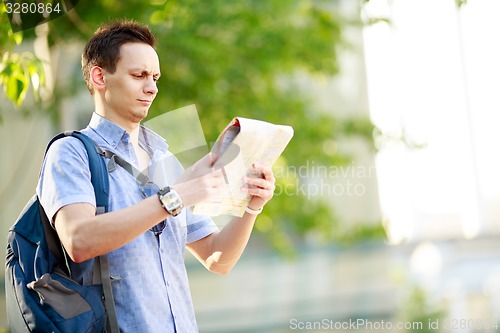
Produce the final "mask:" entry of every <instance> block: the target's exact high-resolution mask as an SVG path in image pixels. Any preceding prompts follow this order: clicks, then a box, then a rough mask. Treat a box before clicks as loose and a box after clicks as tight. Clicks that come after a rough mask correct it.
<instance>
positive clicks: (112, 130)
mask: <svg viewBox="0 0 500 333" xmlns="http://www.w3.org/2000/svg"><path fill="white" fill-rule="evenodd" d="M88 127H89V128H91V129H92V130H94V132H96V133H97V134H98V135H99V136H100V137H101V138H102V139H103V140H104V141H106V143H107V144H109V145H110V146H111V147H113V148H116V147H117V146H118V144H119V143H120V141H123V142H124V143H128V141H129V139H130V134H128V133H127V131H126V130H124V129H123V128H121V127H120V126H118V125H117V124H115V123H113V122H112V121H109V120H108V119H106V118H104V117H102V116H101V115H98V114H97V113H95V112H94V113H93V114H92V118H91V119H90V122H89V126H88ZM139 142H142V143H143V144H145V145H146V146H148V147H150V148H152V149H153V150H156V149H160V150H161V151H167V149H168V144H167V143H166V142H165V139H163V138H162V137H161V136H159V135H158V134H156V133H155V132H153V131H152V130H150V129H149V128H146V127H144V126H143V125H141V131H140V133H139Z"/></svg>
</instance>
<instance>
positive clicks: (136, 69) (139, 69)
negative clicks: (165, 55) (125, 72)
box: [129, 68, 161, 77]
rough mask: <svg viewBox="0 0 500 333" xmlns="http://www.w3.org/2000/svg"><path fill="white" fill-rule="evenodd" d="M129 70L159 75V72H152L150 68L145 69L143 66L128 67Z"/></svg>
mask: <svg viewBox="0 0 500 333" xmlns="http://www.w3.org/2000/svg"><path fill="white" fill-rule="evenodd" d="M129 72H141V73H145V74H150V75H153V76H157V77H160V76H161V73H159V72H157V73H154V72H153V71H150V70H147V69H144V68H130V69H129Z"/></svg>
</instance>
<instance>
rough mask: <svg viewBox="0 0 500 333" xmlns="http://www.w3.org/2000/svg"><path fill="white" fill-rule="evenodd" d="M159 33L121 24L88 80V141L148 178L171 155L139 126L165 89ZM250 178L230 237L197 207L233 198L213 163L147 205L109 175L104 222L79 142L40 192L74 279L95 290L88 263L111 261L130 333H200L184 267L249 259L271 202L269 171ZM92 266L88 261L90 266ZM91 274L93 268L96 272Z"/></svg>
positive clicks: (92, 58)
mask: <svg viewBox="0 0 500 333" xmlns="http://www.w3.org/2000/svg"><path fill="white" fill-rule="evenodd" d="M154 45H155V39H154V36H153V35H152V33H151V31H150V30H149V29H148V28H147V27H145V26H142V25H140V24H138V23H135V22H130V21H121V22H115V23H111V24H107V25H104V26H102V27H101V28H99V29H98V30H97V31H96V32H95V34H94V35H93V36H92V38H91V39H90V41H89V42H88V44H87V46H86V47H85V50H84V52H83V56H82V70H83V74H84V77H85V81H86V82H87V86H88V88H89V90H90V93H91V95H92V97H93V100H94V103H95V111H94V114H93V115H92V119H91V120H90V123H89V125H88V127H87V128H85V129H84V130H83V131H82V132H83V133H85V134H86V135H88V136H89V137H90V138H92V139H93V140H94V141H95V142H96V143H97V144H98V145H99V146H100V147H102V148H104V149H107V150H109V151H112V152H113V153H115V154H116V155H118V156H120V157H121V158H123V159H125V160H126V161H128V162H129V163H130V164H132V165H133V166H135V168H137V169H139V170H154V169H155V165H156V163H157V162H158V161H159V160H161V159H162V158H164V157H165V156H168V155H169V152H168V151H167V144H166V143H165V142H164V140H163V139H162V138H161V137H159V136H158V135H157V134H155V133H154V132H152V131H151V130H148V129H146V128H144V127H143V126H141V125H140V122H141V121H142V120H143V119H144V118H145V117H146V116H147V114H148V109H149V107H150V106H151V103H152V102H153V100H154V98H155V96H156V94H157V93H158V88H157V86H156V83H157V80H158V78H159V77H160V65H159V60H158V56H157V54H156V51H155V49H154ZM256 170H257V171H258V173H259V174H261V175H262V177H261V178H246V182H247V183H248V185H249V187H248V188H245V189H242V190H244V191H247V192H248V193H249V194H251V195H252V196H253V197H252V200H251V201H250V203H249V205H248V210H247V212H246V213H245V214H244V216H243V217H241V218H234V219H233V220H232V221H231V222H230V223H229V224H227V225H226V226H225V227H224V228H222V230H218V228H217V227H216V225H215V224H214V223H213V221H212V220H211V219H210V218H208V217H206V216H197V215H193V214H192V212H191V211H190V210H189V207H190V206H193V205H195V204H197V203H198V202H201V201H203V200H205V199H207V198H209V197H211V196H213V195H217V194H218V193H220V191H221V190H222V189H223V188H224V178H223V175H222V173H221V172H220V170H219V171H217V170H215V171H214V170H213V168H212V165H211V160H210V156H209V155H207V156H206V157H204V158H202V159H201V160H200V161H198V162H197V163H196V164H195V165H194V166H193V167H191V168H189V169H188V170H187V171H185V172H183V171H182V170H181V169H180V168H178V169H175V170H173V173H175V174H176V175H177V176H178V177H177V179H176V181H175V182H172V183H171V184H170V186H169V187H168V186H167V187H166V188H162V189H161V190H159V191H158V193H157V194H154V195H152V196H148V195H149V194H147V193H146V191H145V189H144V188H143V187H142V186H141V185H140V184H139V183H138V182H137V181H136V179H135V178H134V177H133V176H132V175H131V174H129V173H128V172H127V171H126V170H125V169H123V168H121V167H120V166H117V167H116V169H115V170H114V171H110V173H109V180H110V202H109V207H110V212H109V213H106V214H101V215H96V209H95V198H94V193H93V188H92V185H91V182H90V171H89V167H88V156H87V155H86V152H85V149H84V147H83V145H82V144H81V143H80V142H79V141H78V140H77V139H75V138H71V137H68V138H65V139H61V140H59V141H57V142H56V143H54V144H53V145H52V147H51V148H50V150H49V152H48V154H47V156H46V159H45V161H44V166H43V169H42V173H41V178H40V181H39V185H38V188H37V193H38V195H39V197H40V200H41V202H42V205H43V207H44V209H45V211H46V213H47V214H48V217H49V219H50V220H51V221H52V223H53V225H54V227H55V228H56V230H57V233H58V235H59V237H60V239H61V241H62V243H63V245H64V247H65V249H66V251H67V253H68V254H69V256H70V257H71V259H72V260H73V261H74V262H76V263H81V264H80V265H78V266H77V265H75V264H72V265H73V266H74V267H73V275H74V276H73V277H74V278H75V279H76V280H78V281H81V282H83V283H91V271H92V270H91V269H82V265H84V266H83V267H85V264H88V263H89V262H91V261H90V260H89V259H91V258H93V257H96V256H99V255H102V254H106V253H108V254H109V261H110V270H111V276H113V277H115V278H116V279H115V280H114V281H113V292H114V296H115V304H116V310H117V315H118V322H119V326H120V329H121V331H122V332H134V333H135V332H148V333H154V332H189V333H192V332H196V331H197V327H196V320H195V317H194V311H193V307H192V302H191V296H190V292H189V285H188V281H187V276H186V269H185V265H184V252H185V248H186V247H187V248H188V249H189V250H190V251H191V252H192V253H193V254H194V256H195V257H196V258H197V259H198V260H199V261H200V262H201V263H202V264H203V265H204V266H205V267H206V268H207V269H209V270H210V271H212V272H216V273H220V274H227V273H228V272H229V271H230V270H231V268H232V267H233V266H234V265H235V264H236V262H237V261H238V259H239V258H240V256H241V254H242V252H243V250H244V248H245V246H246V244H247V241H248V238H249V236H250V233H251V231H252V227H253V224H254V222H255V218H256V215H257V214H258V213H259V212H260V210H261V209H262V207H263V206H264V205H265V204H266V203H267V202H268V201H269V200H270V199H271V198H272V196H273V191H274V188H275V186H274V183H275V178H274V175H273V173H272V171H271V169H270V168H268V167H260V166H258V167H256ZM87 260H89V261H87ZM89 265H90V264H88V266H89Z"/></svg>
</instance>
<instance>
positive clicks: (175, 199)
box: [161, 188, 183, 216]
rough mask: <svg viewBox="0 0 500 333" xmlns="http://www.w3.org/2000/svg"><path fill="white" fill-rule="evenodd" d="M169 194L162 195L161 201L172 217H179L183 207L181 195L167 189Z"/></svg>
mask: <svg viewBox="0 0 500 333" xmlns="http://www.w3.org/2000/svg"><path fill="white" fill-rule="evenodd" d="M167 190H168V192H167V193H165V194H163V193H162V195H161V201H162V203H163V206H164V207H165V209H166V210H167V212H168V213H169V214H170V215H172V216H177V215H179V214H180V213H181V211H182V208H183V205H182V200H181V198H180V197H179V194H177V192H176V191H175V190H173V189H171V188H167Z"/></svg>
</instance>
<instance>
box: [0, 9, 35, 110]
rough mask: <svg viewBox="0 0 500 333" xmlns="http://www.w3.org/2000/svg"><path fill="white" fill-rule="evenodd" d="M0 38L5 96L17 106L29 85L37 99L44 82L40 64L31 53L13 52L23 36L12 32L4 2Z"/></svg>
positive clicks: (1, 82)
mask: <svg viewBox="0 0 500 333" xmlns="http://www.w3.org/2000/svg"><path fill="white" fill-rule="evenodd" d="M0 37H1V38H0V85H1V86H2V87H3V90H4V92H5V95H6V96H7V98H8V99H9V100H11V101H12V102H13V103H14V104H15V105H16V106H19V105H21V104H22V103H23V101H24V99H25V97H26V94H27V92H28V89H29V87H30V85H31V86H32V87H33V90H34V96H35V98H38V93H39V87H40V85H41V84H43V81H44V74H43V66H42V63H41V61H40V60H39V59H38V58H36V57H35V55H34V54H33V53H31V52H22V53H19V52H14V47H15V46H16V45H19V44H21V42H22V40H23V34H22V32H17V33H14V32H13V31H12V29H11V26H10V23H9V18H8V16H7V14H6V8H5V4H4V2H2V3H0ZM2 109H3V108H0V120H1V119H2V118H1V115H2V113H1V112H2Z"/></svg>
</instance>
